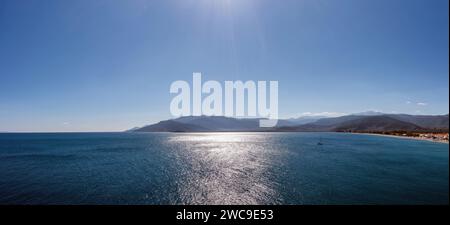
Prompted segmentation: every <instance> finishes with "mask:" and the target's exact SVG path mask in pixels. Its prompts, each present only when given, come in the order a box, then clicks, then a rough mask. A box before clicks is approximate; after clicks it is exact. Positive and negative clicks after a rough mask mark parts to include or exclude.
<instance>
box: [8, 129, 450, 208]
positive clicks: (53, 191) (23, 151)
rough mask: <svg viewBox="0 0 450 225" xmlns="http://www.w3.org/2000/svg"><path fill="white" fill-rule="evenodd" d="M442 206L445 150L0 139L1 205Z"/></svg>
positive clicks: (387, 141) (126, 138)
mask: <svg viewBox="0 0 450 225" xmlns="http://www.w3.org/2000/svg"><path fill="white" fill-rule="evenodd" d="M319 142H320V143H321V145H320V144H319ZM448 203H449V145H448V144H445V143H434V142H430V141H421V140H411V139H403V138H395V137H385V136H375V135H363V134H347V133H230V132H223V133H125V132H124V133H3V134H0V204H3V205H9V204H13V205H22V204H26V205H36V204H46V205H47V204H50V205H52V204H57V205H60V204H64V205H78V204H95V205H97V204H99V205H103V204H106V205H129V204H132V205H135V204H136V205H147V204H149V205H181V204H189V205H191V204H194V205H195V204H219V205H229V204H230V205H234V204H264V205H276V204H289V205H361V204H363V205H366V204H370V205H392V204H394V205H398V204H402V205H403V204H412V205H415V204H448Z"/></svg>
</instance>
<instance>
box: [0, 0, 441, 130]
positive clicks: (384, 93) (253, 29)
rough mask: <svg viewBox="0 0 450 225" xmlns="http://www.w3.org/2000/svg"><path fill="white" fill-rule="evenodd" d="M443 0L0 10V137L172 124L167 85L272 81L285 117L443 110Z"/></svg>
mask: <svg viewBox="0 0 450 225" xmlns="http://www.w3.org/2000/svg"><path fill="white" fill-rule="evenodd" d="M448 61H449V1H448V0H433V1H427V0H420V1H419V0H339V1H337V0H283V1H275V0H239V1H238V0H164V1H163V0H161V1H157V0H130V1H119V0H117V1H116V0H96V1H90V0H78V1H68V0H64V1H61V0H55V1H51V0H29V1H26V2H23V1H16V0H1V1H0V131H6V132H39V131H40V132H47V131H121V130H126V129H129V128H132V127H135V126H142V125H146V124H151V123H154V122H157V121H160V120H164V119H169V118H171V117H172V116H171V114H170V109H169V105H170V101H171V100H172V98H173V97H174V95H173V94H170V93H169V87H170V84H171V83H172V82H173V81H176V80H186V81H188V82H190V83H192V73H193V72H201V73H202V78H203V80H204V81H206V80H217V81H220V82H223V81H225V80H243V81H247V80H254V81H258V80H266V81H269V80H276V81H278V82H279V114H280V117H281V118H289V117H298V116H302V115H328V116H336V115H343V114H348V113H356V112H362V111H368V110H372V111H380V112H385V113H408V114H433V115H434V114H447V113H448V109H449V96H448V93H449V64H448Z"/></svg>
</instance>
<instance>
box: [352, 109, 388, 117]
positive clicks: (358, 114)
mask: <svg viewBox="0 0 450 225" xmlns="http://www.w3.org/2000/svg"><path fill="white" fill-rule="evenodd" d="M352 115H355V116H381V115H385V113H382V112H378V111H373V110H369V111H365V112H360V113H353V114H352Z"/></svg>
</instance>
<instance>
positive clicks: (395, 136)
mask: <svg viewBox="0 0 450 225" xmlns="http://www.w3.org/2000/svg"><path fill="white" fill-rule="evenodd" d="M353 134H363V135H374V136H382V137H393V138H403V139H410V140H418V141H430V142H435V143H443V144H449V141H445V140H437V139H433V138H424V137H413V136H400V135H393V134H377V133H356V132H355V133H353Z"/></svg>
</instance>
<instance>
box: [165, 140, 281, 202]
mask: <svg viewBox="0 0 450 225" xmlns="http://www.w3.org/2000/svg"><path fill="white" fill-rule="evenodd" d="M267 138H268V137H266V136H265V135H261V134H257V133H256V134H253V133H249V134H245V135H243V134H242V133H208V134H201V133H198V134H183V135H177V136H173V137H171V138H169V140H168V144H169V145H177V147H176V148H175V149H183V150H182V151H178V152H177V154H180V155H179V158H178V159H179V163H180V164H182V165H180V168H183V170H182V175H181V176H180V177H179V178H180V180H179V182H177V183H178V191H179V193H180V194H181V196H182V197H181V198H182V202H183V203H185V204H199V203H203V204H205V203H206V204H263V203H268V202H270V203H274V204H276V203H278V202H281V201H282V199H281V198H280V196H279V193H277V189H278V188H277V185H279V184H278V183H277V182H276V181H275V180H274V179H271V178H272V176H273V172H272V171H273V169H276V168H277V163H279V161H278V157H277V156H278V155H279V152H280V151H279V149H276V148H275V146H273V145H271V146H265V145H262V144H261V143H262V142H267ZM180 146H182V148H180Z"/></svg>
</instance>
